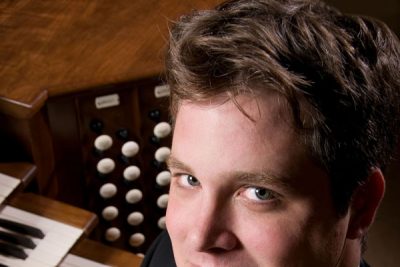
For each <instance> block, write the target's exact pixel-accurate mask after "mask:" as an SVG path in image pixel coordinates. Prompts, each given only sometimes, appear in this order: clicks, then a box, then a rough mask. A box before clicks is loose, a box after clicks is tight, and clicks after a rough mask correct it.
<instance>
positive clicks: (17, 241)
mask: <svg viewBox="0 0 400 267" xmlns="http://www.w3.org/2000/svg"><path fill="white" fill-rule="evenodd" d="M0 240H2V241H5V242H8V243H12V244H14V245H20V246H23V247H26V248H35V247H36V244H35V243H33V241H32V239H30V238H29V237H26V236H22V235H17V234H14V233H8V232H4V231H1V230H0Z"/></svg>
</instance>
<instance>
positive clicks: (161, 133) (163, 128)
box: [153, 121, 172, 138]
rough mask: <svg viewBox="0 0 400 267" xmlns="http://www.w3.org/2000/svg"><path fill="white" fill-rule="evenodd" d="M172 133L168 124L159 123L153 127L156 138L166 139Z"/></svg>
mask: <svg viewBox="0 0 400 267" xmlns="http://www.w3.org/2000/svg"><path fill="white" fill-rule="evenodd" d="M171 131H172V128H171V125H170V124H169V123H168V122H165V121H163V122H159V123H157V125H156V126H155V127H154V130H153V133H154V135H155V136H156V137H158V138H164V137H167V136H168V135H169V134H170V133H171Z"/></svg>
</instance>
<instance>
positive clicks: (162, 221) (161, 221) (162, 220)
mask: <svg viewBox="0 0 400 267" xmlns="http://www.w3.org/2000/svg"><path fill="white" fill-rule="evenodd" d="M157 225H158V227H159V228H160V229H163V230H164V229H166V228H167V226H166V223H165V216H163V217H161V218H160V219H159V220H158V223H157Z"/></svg>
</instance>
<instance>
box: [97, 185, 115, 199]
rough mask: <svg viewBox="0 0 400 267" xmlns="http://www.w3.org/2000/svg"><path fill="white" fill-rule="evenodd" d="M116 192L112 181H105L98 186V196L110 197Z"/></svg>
mask: <svg viewBox="0 0 400 267" xmlns="http://www.w3.org/2000/svg"><path fill="white" fill-rule="evenodd" d="M116 193H117V187H116V186H115V185H114V184H112V183H106V184H104V185H102V186H101V187H100V196H102V197H103V198H106V199H107V198H112V197H113V196H115V194H116Z"/></svg>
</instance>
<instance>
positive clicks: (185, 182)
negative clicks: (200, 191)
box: [173, 173, 200, 188]
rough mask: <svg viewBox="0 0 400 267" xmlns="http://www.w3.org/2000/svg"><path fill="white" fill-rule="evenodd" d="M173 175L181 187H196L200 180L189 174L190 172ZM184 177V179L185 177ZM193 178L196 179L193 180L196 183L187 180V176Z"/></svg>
mask: <svg viewBox="0 0 400 267" xmlns="http://www.w3.org/2000/svg"><path fill="white" fill-rule="evenodd" d="M173 176H174V177H177V178H178V180H177V183H178V185H179V186H180V187H183V188H194V187H197V186H199V185H200V182H199V180H198V179H197V178H196V177H194V176H193V175H190V174H179V173H178V174H174V175H173ZM185 177H186V179H185ZM190 177H191V178H194V179H195V180H196V181H195V182H197V183H198V184H196V185H195V184H193V181H191V182H189V180H188V179H189V178H190Z"/></svg>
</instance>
